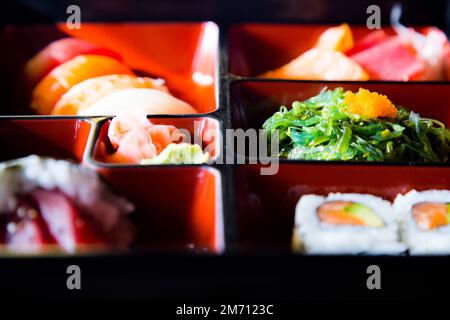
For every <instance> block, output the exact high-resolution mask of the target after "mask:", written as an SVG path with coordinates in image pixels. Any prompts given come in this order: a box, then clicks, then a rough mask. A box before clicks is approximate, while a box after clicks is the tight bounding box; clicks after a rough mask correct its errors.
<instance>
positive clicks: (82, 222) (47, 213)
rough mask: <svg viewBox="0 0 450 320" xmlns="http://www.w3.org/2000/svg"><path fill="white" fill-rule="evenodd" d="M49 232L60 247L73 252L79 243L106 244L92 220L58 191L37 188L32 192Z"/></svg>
mask: <svg viewBox="0 0 450 320" xmlns="http://www.w3.org/2000/svg"><path fill="white" fill-rule="evenodd" d="M32 196H33V198H34V199H35V200H36V202H37V204H38V207H39V210H40V212H41V215H42V218H43V219H44V221H45V222H46V223H47V226H48V230H49V232H50V234H51V235H52V236H53V237H54V238H55V239H56V241H57V242H58V244H59V245H60V246H61V248H62V249H63V250H64V251H66V252H68V253H74V252H75V251H76V250H77V248H78V247H79V245H100V246H104V245H106V243H107V242H106V240H105V238H104V237H103V235H102V234H101V233H99V232H97V231H96V230H95V228H94V225H93V222H92V221H91V220H90V219H88V217H83V216H81V214H80V213H79V211H78V210H77V209H76V208H75V207H74V206H73V205H72V203H71V202H70V200H69V199H68V198H67V197H66V196H65V195H64V194H63V193H61V192H60V191H55V190H43V189H38V190H35V191H33V192H32Z"/></svg>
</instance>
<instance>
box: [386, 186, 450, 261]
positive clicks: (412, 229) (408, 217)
mask: <svg viewBox="0 0 450 320" xmlns="http://www.w3.org/2000/svg"><path fill="white" fill-rule="evenodd" d="M394 210H395V213H396V215H397V216H398V218H399V220H400V222H401V237H402V240H403V241H404V242H405V243H406V244H407V245H408V247H409V252H410V254H413V255H414V254H450V191H449V190H426V191H421V192H419V191H416V190H412V191H410V192H408V193H406V194H405V195H398V196H397V198H396V199H395V201H394Z"/></svg>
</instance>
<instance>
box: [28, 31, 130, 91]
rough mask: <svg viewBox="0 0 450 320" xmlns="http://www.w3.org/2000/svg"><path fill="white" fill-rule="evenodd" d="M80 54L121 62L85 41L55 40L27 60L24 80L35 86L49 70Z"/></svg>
mask: <svg viewBox="0 0 450 320" xmlns="http://www.w3.org/2000/svg"><path fill="white" fill-rule="evenodd" d="M82 54H97V55H104V56H109V57H111V58H114V59H116V60H122V57H121V56H120V55H119V54H117V53H115V52H114V51H111V50H109V49H106V48H102V47H99V46H97V45H95V44H93V43H90V42H88V41H86V40H82V39H76V38H64V39H60V40H56V41H54V42H52V43H50V44H49V45H48V46H46V47H45V48H44V49H42V50H41V51H39V52H38V53H37V54H36V55H35V56H34V57H32V58H31V59H30V60H28V62H27V64H26V65H25V67H24V73H25V79H26V80H27V82H28V84H29V85H30V86H35V85H36V84H37V83H38V82H39V81H40V80H41V79H42V78H44V77H45V76H46V75H47V74H48V73H49V72H50V71H51V70H53V69H54V68H56V67H57V66H59V65H60V64H62V63H64V62H67V61H69V60H71V59H73V58H75V57H76V56H79V55H82Z"/></svg>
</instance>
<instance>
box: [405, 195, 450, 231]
mask: <svg viewBox="0 0 450 320" xmlns="http://www.w3.org/2000/svg"><path fill="white" fill-rule="evenodd" d="M412 214H413V217H414V219H415V220H416V223H417V226H418V227H419V228H420V229H422V230H431V229H435V228H438V227H442V226H446V225H448V224H449V223H450V221H449V218H450V213H449V205H448V204H446V203H434V202H422V203H418V204H416V205H414V206H413V209H412Z"/></svg>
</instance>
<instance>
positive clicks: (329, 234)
mask: <svg viewBox="0 0 450 320" xmlns="http://www.w3.org/2000/svg"><path fill="white" fill-rule="evenodd" d="M329 201H351V202H355V203H360V204H363V205H365V206H367V207H369V208H371V209H372V210H374V212H375V213H376V214H378V216H379V217H380V218H381V219H382V220H383V221H384V226H383V227H379V228H372V227H366V226H351V225H333V224H328V223H324V222H321V221H320V219H319V217H318V214H317V209H318V208H319V207H320V206H321V205H322V204H324V203H326V202H329ZM293 241H294V243H293V246H294V248H299V247H301V250H302V251H304V252H306V253H310V254H387V255H390V254H398V253H401V252H404V251H405V249H406V248H405V246H404V245H403V244H402V243H400V242H399V236H398V224H397V221H396V220H395V216H394V214H393V212H392V206H391V203H390V202H389V201H386V200H383V199H382V198H379V197H376V196H373V195H368V194H357V193H330V194H329V195H328V196H326V197H324V196H319V195H312V194H311V195H304V196H302V197H301V198H300V200H299V202H298V203H297V207H296V210H295V228H294V237H293Z"/></svg>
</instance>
